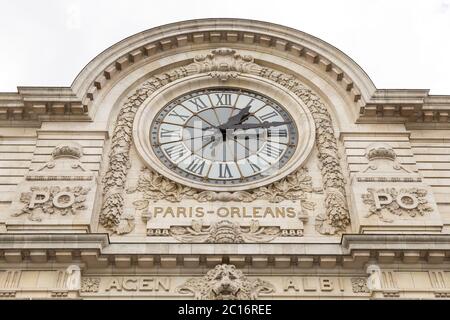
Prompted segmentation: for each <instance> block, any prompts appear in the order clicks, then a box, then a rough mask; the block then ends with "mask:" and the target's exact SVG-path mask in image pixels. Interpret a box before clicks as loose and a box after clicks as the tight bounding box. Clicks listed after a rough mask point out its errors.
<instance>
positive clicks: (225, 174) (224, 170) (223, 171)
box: [219, 163, 233, 179]
mask: <svg viewBox="0 0 450 320" xmlns="http://www.w3.org/2000/svg"><path fill="white" fill-rule="evenodd" d="M219 178H222V179H228V178H233V175H232V174H231V170H230V167H229V166H228V164H223V163H220V164H219Z"/></svg>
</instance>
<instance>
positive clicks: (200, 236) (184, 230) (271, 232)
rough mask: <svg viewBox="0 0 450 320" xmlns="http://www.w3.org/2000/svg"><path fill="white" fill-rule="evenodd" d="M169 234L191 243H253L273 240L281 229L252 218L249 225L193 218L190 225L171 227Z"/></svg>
mask: <svg viewBox="0 0 450 320" xmlns="http://www.w3.org/2000/svg"><path fill="white" fill-rule="evenodd" d="M169 234H170V235H171V236H172V237H174V238H175V239H177V240H178V241H180V242H189V243H194V242H197V243H198V242H200V243H245V242H250V243H253V242H269V241H272V240H273V239H275V238H276V237H278V236H279V235H280V234H281V230H280V228H279V227H261V226H260V225H259V223H258V221H257V220H252V222H251V224H250V226H248V227H243V226H240V225H239V224H238V223H236V222H232V221H228V220H221V221H217V222H215V223H213V224H211V225H209V226H203V224H202V221H200V220H193V221H192V225H191V226H188V227H184V226H176V227H175V226H174V227H171V228H170V230H169Z"/></svg>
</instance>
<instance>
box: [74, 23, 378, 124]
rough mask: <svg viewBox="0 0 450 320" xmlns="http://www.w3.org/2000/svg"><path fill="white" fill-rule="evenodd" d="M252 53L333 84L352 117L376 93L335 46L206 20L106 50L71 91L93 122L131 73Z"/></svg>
mask: <svg viewBox="0 0 450 320" xmlns="http://www.w3.org/2000/svg"><path fill="white" fill-rule="evenodd" d="M222 46H226V47H231V48H233V49H236V50H250V51H252V52H253V56H254V57H255V59H258V57H257V56H256V54H257V53H261V54H270V55H274V56H280V57H284V58H285V59H287V60H290V61H292V63H294V64H297V65H302V66H305V67H307V68H309V69H311V70H312V71H313V72H314V73H316V74H320V76H321V77H323V78H324V79H327V80H328V81H332V82H334V83H335V86H336V87H337V88H340V90H341V91H342V93H343V95H344V94H345V95H347V96H348V99H349V101H351V102H352V103H353V104H354V105H352V106H350V107H351V108H352V112H353V113H354V114H358V112H359V107H360V106H361V105H364V104H365V103H366V102H367V101H369V100H370V99H371V97H372V95H373V93H374V92H375V91H376V88H375V86H374V84H373V83H372V81H371V80H370V78H369V77H368V76H367V74H366V73H365V72H364V71H363V70H362V69H361V68H360V67H359V66H358V65H357V64H356V63H355V62H354V61H353V60H352V59H351V58H349V57H348V56H347V55H345V54H344V53H343V52H341V51H340V50H338V49H336V48H335V47H333V46H332V45H330V44H328V43H326V42H324V41H322V40H320V39H318V38H316V37H313V36H311V35H309V34H306V33H304V32H301V31H298V30H294V29H291V28H287V27H284V26H280V25H276V24H272V23H267V22H260V21H253V20H244V19H202V20H191V21H184V22H178V23H174V24H168V25H165V26H161V27H158V28H153V29H150V30H147V31H143V32H141V33H138V34H136V35H133V36H131V37H128V38H126V39H124V40H122V41H121V42H119V43H117V44H115V45H113V46H111V47H110V48H108V49H106V50H105V51H104V52H102V53H101V54H100V55H98V56H97V57H96V58H94V59H93V60H92V61H91V62H90V63H89V64H88V65H87V66H86V67H85V68H84V69H83V70H82V71H81V72H80V74H79V75H78V76H77V77H76V79H75V80H74V82H73V84H72V89H73V91H74V92H75V93H76V95H77V96H78V97H80V99H81V100H82V104H83V105H85V106H88V107H89V110H90V111H89V112H90V115H91V117H93V116H94V115H95V113H96V111H97V107H98V106H99V104H98V103H96V101H97V97H98V96H99V94H101V92H102V90H105V88H108V87H109V86H110V84H111V83H113V82H114V81H117V80H118V79H120V78H121V77H123V76H124V75H125V74H126V73H127V72H130V70H133V68H137V67H141V66H143V65H145V64H148V63H151V62H153V61H158V60H161V59H164V58H168V60H170V57H171V56H172V55H174V54H177V53H183V52H192V51H195V50H202V49H203V50H205V49H212V48H217V47H222Z"/></svg>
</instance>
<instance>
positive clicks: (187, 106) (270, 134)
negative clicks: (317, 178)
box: [150, 89, 298, 185]
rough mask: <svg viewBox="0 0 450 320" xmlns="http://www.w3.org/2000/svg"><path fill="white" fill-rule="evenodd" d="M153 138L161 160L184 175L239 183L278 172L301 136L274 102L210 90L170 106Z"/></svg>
mask: <svg viewBox="0 0 450 320" xmlns="http://www.w3.org/2000/svg"><path fill="white" fill-rule="evenodd" d="M150 142H151V145H152V148H153V151H154V153H155V154H156V156H157V157H158V158H159V159H160V161H161V162H162V163H163V164H164V165H165V166H166V167H168V168H169V169H170V170H171V171H173V172H175V173H176V174H178V175H180V176H182V177H184V178H187V179H190V180H193V181H197V182H201V183H207V184H213V185H239V184H241V183H247V182H252V181H258V180H261V179H264V178H267V177H268V176H273V175H276V174H277V172H278V170H279V169H281V168H282V167H283V166H284V165H285V164H286V163H287V162H288V160H289V159H290V158H291V157H292V155H293V154H294V151H295V148H296V146H297V143H298V134H297V128H296V126H295V123H294V121H293V119H292V117H291V115H290V114H289V113H288V112H287V111H286V110H285V109H284V108H283V107H282V106H280V105H279V104H278V103H277V102H275V101H274V100H272V99H270V98H268V97H265V96H263V95H260V94H257V93H253V92H250V91H242V90H237V89H236V90H233V89H210V90H201V91H196V92H192V93H189V94H186V95H184V96H182V97H179V98H178V99H176V100H174V101H172V102H171V103H169V104H168V105H166V106H165V107H164V108H163V109H162V110H161V111H160V112H159V113H158V114H157V115H156V118H155V119H154V121H153V123H152V125H151V127H150Z"/></svg>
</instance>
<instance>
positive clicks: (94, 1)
mask: <svg viewBox="0 0 450 320" xmlns="http://www.w3.org/2000/svg"><path fill="white" fill-rule="evenodd" d="M215 17H227V18H233V17H236V18H248V19H256V20H263V21H269V22H274V23H278V24H283V25H286V26H289V27H293V28H296V29H298V30H302V31H304V32H307V33H310V34H312V35H314V36H316V37H319V38H321V39H323V40H325V41H327V42H329V43H331V44H332V45H334V46H335V47H337V48H339V49H340V50H342V51H344V52H345V53H346V54H347V55H349V56H350V57H351V58H352V59H353V60H355V61H356V62H357V63H358V64H359V65H360V66H361V67H362V68H363V69H364V70H365V71H366V72H367V74H368V75H369V76H370V77H371V79H372V80H373V81H374V83H375V86H376V87H377V88H418V89H431V93H433V94H448V95H450V0H370V1H369V0H341V1H339V0H334V1H333V0H308V1H304V0H272V1H267V0H237V1H236V0H221V1H213V0H209V1H204V0H185V1H183V0H178V1H175V0H159V1H150V0H147V1H144V0H0V49H1V50H0V92H5V91H10V92H15V91H16V87H17V86H70V84H71V83H72V81H73V80H74V78H75V77H76V75H77V74H78V73H79V72H80V71H81V69H82V68H83V67H84V66H85V65H86V64H87V63H88V62H89V61H90V60H91V59H93V58H94V57H95V56H96V55H97V54H99V53H100V52H102V51H103V50H104V49H106V48H107V47H109V46H110V45H112V44H114V43H116V42H118V41H120V40H122V39H123V38H125V37H128V36H130V35H132V34H135V33H137V32H140V31H143V30H146V29H149V28H152V27H156V26H159V25H162V24H166V23H171V22H176V21H180V20H187V19H198V18H215Z"/></svg>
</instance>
